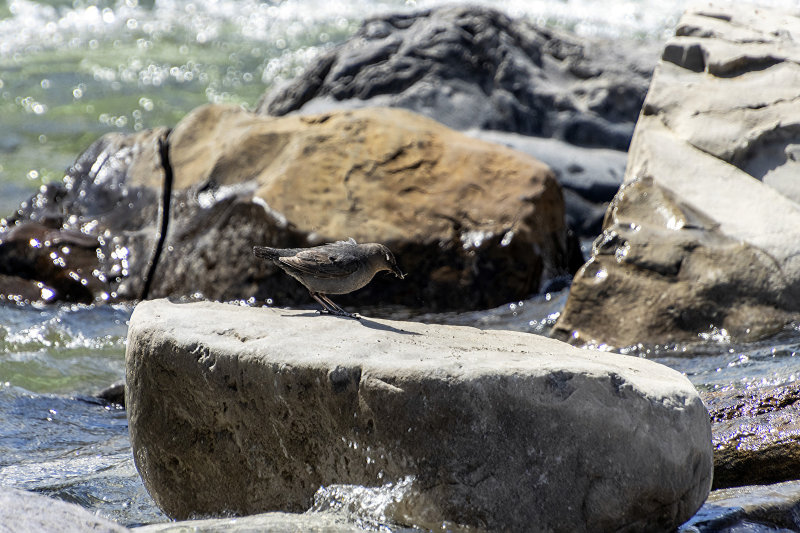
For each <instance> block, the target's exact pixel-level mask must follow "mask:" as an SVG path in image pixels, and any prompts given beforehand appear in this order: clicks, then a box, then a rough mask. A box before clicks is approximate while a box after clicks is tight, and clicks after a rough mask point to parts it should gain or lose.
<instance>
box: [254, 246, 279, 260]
mask: <svg viewBox="0 0 800 533" xmlns="http://www.w3.org/2000/svg"><path fill="white" fill-rule="evenodd" d="M253 254H255V256H256V257H261V258H264V259H270V260H275V259H278V258H279V257H280V254H279V253H278V250H277V249H275V248H270V247H269V246H253Z"/></svg>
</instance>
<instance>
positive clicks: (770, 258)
mask: <svg viewBox="0 0 800 533" xmlns="http://www.w3.org/2000/svg"><path fill="white" fill-rule="evenodd" d="M799 20H800V19H798V18H797V17H796V16H794V15H791V14H788V13H783V12H781V11H778V10H769V9H763V8H759V9H753V8H751V7H749V6H741V7H732V6H726V7H720V8H719V9H716V8H713V9H712V8H709V9H708V10H706V11H703V10H697V11H690V12H687V14H685V15H684V17H683V18H682V19H681V21H680V23H679V25H678V28H677V30H676V36H675V37H674V38H673V39H672V40H670V42H669V43H668V44H667V46H666V48H665V50H664V54H663V57H662V60H661V62H660V63H659V65H658V67H657V68H656V72H655V74H654V77H653V81H652V84H651V87H650V90H649V92H648V95H647V99H646V100H645V104H644V108H643V112H642V116H641V118H640V120H639V122H638V123H637V126H636V132H635V134H634V138H633V142H632V144H631V148H630V152H629V153H630V156H629V161H628V167H627V170H626V174H625V186H624V187H623V188H621V189H620V191H619V192H618V193H617V196H616V197H615V199H614V201H613V202H612V204H611V207H610V208H609V211H608V213H607V216H606V219H605V222H604V225H603V228H604V231H603V234H602V235H601V236H600V237H599V238H598V239H597V240H596V241H595V245H594V248H593V251H592V257H591V258H590V260H589V261H588V262H587V263H586V264H585V265H584V267H583V268H582V269H581V270H580V271H579V272H578V274H577V275H576V277H575V280H574V282H573V285H572V291H571V294H570V297H569V299H568V301H567V304H566V307H565V310H564V312H563V313H562V315H561V317H560V319H559V321H558V323H557V324H556V328H555V331H556V334H557V335H559V336H561V337H562V338H569V339H572V340H573V342H576V343H599V344H609V345H612V346H626V345H630V344H635V343H639V342H644V343H653V344H657V343H663V342H681V341H686V340H691V339H694V338H696V336H697V335H698V333H704V332H709V331H722V330H724V331H725V333H726V334H729V335H730V336H731V337H732V338H733V339H735V340H748V339H753V338H757V337H759V336H763V335H765V334H766V333H770V332H774V331H777V330H778V329H780V328H781V327H782V326H783V325H784V324H785V323H787V322H788V321H790V320H792V319H794V318H796V317H797V316H798V312H800V254H799V253H798V252H800V250H798V243H799V242H800V206H799V205H798V203H797V202H798V199H800V196H798V195H797V194H796V193H795V185H793V183H794V182H793V181H792V180H790V179H787V176H789V175H795V174H796V172H797V169H798V168H799V167H798V163H797V162H796V161H795V160H794V158H793V156H792V153H793V151H792V150H793V149H794V148H793V147H794V146H795V144H797V143H800V128H799V127H798V124H800V122H798V117H800V100H798V99H797V98H796V94H795V93H796V91H794V87H796V86H797V85H798V84H800V66H798V65H799V63H798V61H797V59H798V57H800V47H798V46H797V42H798V40H799V39H800V24H799V23H798V21H799ZM779 26H780V27H781V28H784V30H782V31H780V32H776V31H774V29H775V28H776V27H779Z"/></svg>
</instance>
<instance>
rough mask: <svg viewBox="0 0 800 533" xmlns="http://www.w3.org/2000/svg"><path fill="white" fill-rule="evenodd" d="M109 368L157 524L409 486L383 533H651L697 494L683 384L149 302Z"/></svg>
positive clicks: (566, 357)
mask: <svg viewBox="0 0 800 533" xmlns="http://www.w3.org/2000/svg"><path fill="white" fill-rule="evenodd" d="M126 367H127V376H126V377H127V380H126V381H127V384H128V387H127V391H126V405H127V408H128V416H129V423H130V430H131V443H132V446H133V452H134V458H135V461H136V464H137V468H138V469H139V471H140V473H141V475H142V477H143V480H144V482H145V486H146V487H147V488H148V490H149V491H150V493H151V494H152V495H153V497H154V499H155V500H156V502H157V503H158V504H159V506H161V507H162V508H163V509H164V510H165V511H166V512H167V513H168V514H170V515H172V516H174V517H185V516H187V515H190V514H192V513H201V514H205V513H211V514H214V513H220V512H235V513H245V514H246V513H255V512H263V511H267V510H283V511H303V510H306V509H308V508H309V507H310V505H311V498H312V496H313V495H314V493H315V492H316V491H317V489H318V488H319V487H320V486H321V485H324V486H328V485H330V484H332V483H344V484H357V485H364V486H367V487H374V486H381V485H383V484H386V483H391V482H395V481H398V480H400V479H406V478H407V477H408V476H411V477H412V478H413V480H414V481H413V485H412V488H411V489H410V490H408V491H407V492H406V493H404V495H403V496H402V497H401V498H400V499H399V500H398V501H397V502H395V504H394V505H393V506H392V507H391V509H388V510H387V511H386V513H387V516H388V517H389V519H390V520H392V521H394V522H395V523H398V524H406V525H417V526H420V527H425V528H428V527H431V528H432V527H436V528H439V527H442V524H443V523H444V524H449V525H450V526H453V527H454V526H455V525H458V524H461V525H470V526H476V527H482V528H485V529H488V530H520V531H521V530H527V529H528V528H529V527H530V524H532V523H535V524H538V526H539V527H540V528H541V529H543V530H553V531H585V530H592V531H596V530H599V529H600V530H617V529H624V528H629V529H635V530H669V529H670V528H674V527H676V526H677V525H679V524H680V523H682V522H683V521H685V520H686V519H688V518H689V517H690V516H691V515H692V514H693V513H694V511H695V510H696V509H697V508H699V506H700V505H701V503H702V501H703V500H704V499H705V497H706V495H707V494H708V490H709V487H710V484H711V465H712V457H711V454H712V451H711V445H710V427H709V419H708V414H707V411H706V409H705V407H704V406H703V404H702V402H701V401H700V399H699V397H698V396H697V393H696V391H695V390H694V387H692V385H691V384H690V383H689V381H688V380H687V379H686V378H685V377H683V376H682V375H680V374H679V373H677V372H675V371H673V370H670V369H668V368H666V367H664V366H661V365H658V364H655V363H652V362H650V361H647V360H644V359H640V358H635V357H626V356H618V355H613V354H605V353H597V352H591V351H585V350H578V349H575V348H572V347H570V346H568V345H566V344H564V343H560V342H558V341H554V340H551V339H547V338H544V337H538V336H535V335H529V334H524V333H513V332H502V331H492V332H486V331H480V330H476V329H474V328H465V327H458V326H432V325H424V324H420V323H412V322H392V321H383V320H373V319H369V318H363V319H362V320H360V321H356V320H352V319H341V318H337V317H331V316H314V315H309V314H308V313H304V312H298V311H286V310H277V309H270V308H261V309H252V308H244V307H239V306H232V305H225V304H212V303H196V304H171V303H168V302H166V301H163V300H157V301H151V302H143V303H141V304H139V305H138V306H137V308H136V309H135V311H134V313H133V315H132V317H131V325H130V329H129V337H128V344H127V354H126ZM448 527H449V526H448Z"/></svg>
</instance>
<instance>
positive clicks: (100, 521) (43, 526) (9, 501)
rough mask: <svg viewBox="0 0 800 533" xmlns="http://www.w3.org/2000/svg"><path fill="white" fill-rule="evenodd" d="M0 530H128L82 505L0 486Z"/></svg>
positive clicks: (49, 532) (125, 532) (109, 532)
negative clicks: (96, 514)
mask: <svg viewBox="0 0 800 533" xmlns="http://www.w3.org/2000/svg"><path fill="white" fill-rule="evenodd" d="M0 521H1V522H2V525H1V526H0V529H2V530H3V531H9V532H17V531H19V532H22V531H31V532H33V531H36V532H40V533H56V532H58V533H62V532H63V533H86V532H87V531H92V532H94V533H129V532H130V530H129V529H128V528H125V527H122V526H120V525H118V524H115V523H114V522H111V521H110V520H106V519H105V518H101V517H99V516H95V515H94V514H92V513H90V512H89V511H87V510H86V509H84V508H83V507H81V506H79V505H75V504H74V503H67V502H64V501H61V500H57V499H55V498H48V497H47V496H42V495H41V494H36V493H34V492H28V491H25V490H19V489H14V488H11V487H0Z"/></svg>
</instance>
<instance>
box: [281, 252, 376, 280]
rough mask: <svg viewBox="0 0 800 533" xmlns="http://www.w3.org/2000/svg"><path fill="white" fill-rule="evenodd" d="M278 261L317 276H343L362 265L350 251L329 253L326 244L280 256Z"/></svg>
mask: <svg viewBox="0 0 800 533" xmlns="http://www.w3.org/2000/svg"><path fill="white" fill-rule="evenodd" d="M278 261H280V262H281V263H283V264H284V265H286V266H288V267H289V268H291V269H293V270H297V271H299V272H302V273H303V274H309V275H311V276H315V277H317V278H343V277H346V276H349V275H350V274H352V273H353V272H355V271H356V270H358V269H359V268H360V267H361V266H362V265H363V261H361V260H359V259H358V258H357V257H356V256H355V255H353V254H352V253H336V254H334V253H330V252H329V251H328V250H326V246H320V247H318V248H309V249H306V250H303V251H301V252H298V253H297V254H295V255H293V256H291V257H281V258H279V259H278Z"/></svg>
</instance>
